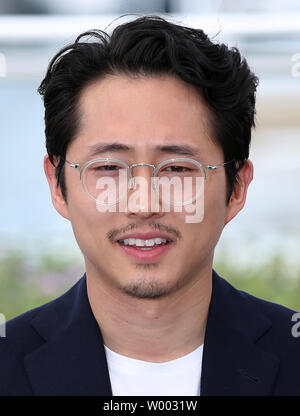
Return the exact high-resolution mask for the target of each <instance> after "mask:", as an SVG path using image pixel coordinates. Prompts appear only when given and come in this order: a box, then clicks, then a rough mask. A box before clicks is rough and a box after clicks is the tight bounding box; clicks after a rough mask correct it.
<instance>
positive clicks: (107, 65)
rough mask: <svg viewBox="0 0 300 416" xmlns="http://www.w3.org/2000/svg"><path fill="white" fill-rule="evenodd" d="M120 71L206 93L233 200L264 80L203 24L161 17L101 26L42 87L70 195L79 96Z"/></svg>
mask: <svg viewBox="0 0 300 416" xmlns="http://www.w3.org/2000/svg"><path fill="white" fill-rule="evenodd" d="M87 37H88V39H86V40H85V41H84V38H87ZM118 74H120V75H121V74H124V75H128V76H159V75H170V76H175V77H178V78H180V79H181V80H183V81H185V82H187V83H189V84H191V85H193V86H194V87H195V88H196V89H197V91H199V93H200V94H201V96H202V97H203V98H204V100H205V102H206V104H207V106H208V108H209V114H210V123H211V128H212V132H213V139H214V140H216V142H217V143H218V144H219V145H220V146H221V148H222V150H223V154H224V162H227V161H230V160H234V161H235V163H234V162H233V163H228V164H227V165H225V172H226V181H227V192H226V204H228V202H229V200H230V197H231V194H232V191H233V189H234V184H235V182H236V180H237V178H238V172H239V170H240V169H241V168H242V166H243V165H244V163H245V161H246V159H247V158H248V157H249V147H250V142H251V129H252V127H255V94H256V87H257V85H258V78H257V76H255V74H254V73H253V72H252V71H251V70H250V68H249V66H248V64H247V62H246V60H245V58H243V57H241V54H240V52H239V51H238V49H237V48H235V47H232V48H229V47H228V46H226V45H225V44H223V43H214V42H212V41H211V40H210V39H209V38H208V36H207V35H206V34H205V33H204V32H203V31H202V30H201V29H193V28H190V27H185V26H182V25H179V24H175V23H172V22H169V21H167V20H165V19H163V18H162V17H159V16H142V17H139V18H136V19H135V20H133V21H129V22H125V23H123V24H120V25H119V26H117V27H116V28H115V29H114V30H113V31H112V33H111V34H110V35H109V34H107V33H106V32H104V31H102V30H91V31H88V32H84V33H82V34H80V35H79V36H78V37H77V39H76V40H75V42H74V43H72V44H70V45H67V46H66V47H64V48H63V49H61V50H60V51H59V52H58V53H57V54H56V55H55V56H54V57H53V59H52V60H51V62H50V63H49V66H48V69H47V73H46V76H45V78H44V79H43V81H42V82H41V84H40V86H39V88H38V92H39V93H40V94H41V95H43V97H44V105H45V136H46V148H47V152H48V155H49V158H50V161H51V163H52V164H53V165H54V156H60V157H61V158H60V162H59V163H58V165H57V166H56V170H55V174H56V177H57V185H59V186H60V188H61V191H62V195H63V197H64V198H65V200H67V190H66V186H65V180H64V158H65V155H66V151H67V147H68V145H69V143H70V142H71V141H72V140H74V139H75V138H76V133H77V130H78V125H79V113H78V107H79V105H78V102H79V96H80V93H81V91H82V90H83V88H84V87H86V86H87V85H88V84H89V83H91V82H93V81H95V80H97V79H101V78H103V77H105V76H109V75H118Z"/></svg>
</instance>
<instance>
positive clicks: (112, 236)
mask: <svg viewBox="0 0 300 416" xmlns="http://www.w3.org/2000/svg"><path fill="white" fill-rule="evenodd" d="M147 225H148V227H149V228H150V229H151V230H155V231H162V232H166V233H168V234H171V235H173V236H174V237H175V238H176V239H180V238H181V233H180V231H179V230H178V229H177V228H175V227H173V226H170V225H167V224H163V223H158V222H154V221H150V222H148V224H147ZM139 228H140V226H139V225H138V224H137V223H135V222H134V223H129V224H128V225H126V226H124V227H121V228H113V229H111V230H110V231H108V232H107V233H106V238H107V239H108V240H109V241H110V242H112V243H113V242H114V241H115V240H116V238H117V237H118V235H122V234H124V233H126V232H128V231H132V230H135V231H138V230H139Z"/></svg>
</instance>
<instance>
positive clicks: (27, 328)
mask: <svg viewBox="0 0 300 416" xmlns="http://www.w3.org/2000/svg"><path fill="white" fill-rule="evenodd" d="M75 286H76V285H75ZM73 288H74V286H73V287H72V288H71V289H69V290H68V291H67V292H66V293H64V294H62V295H61V296H59V297H57V298H56V299H53V300H51V301H50V302H47V303H45V304H43V305H40V306H38V307H35V308H33V309H30V310H28V311H26V312H24V313H22V314H20V315H18V316H16V317H14V318H12V319H10V320H8V321H7V322H4V323H3V324H2V325H3V326H2V329H1V332H0V334H1V337H0V368H1V377H0V395H5V394H7V393H6V392H8V391H11V386H12V385H13V384H14V381H15V380H16V379H18V380H19V379H24V380H25V378H26V374H25V373H24V369H23V360H24V357H25V356H26V355H27V354H29V353H30V352H32V351H34V350H35V349H36V348H38V347H40V346H41V345H43V344H44V343H45V339H44V338H43V336H42V335H41V333H39V332H37V331H36V329H35V327H34V326H33V325H32V322H33V321H34V320H35V319H39V316H43V318H42V320H43V322H44V323H45V325H48V324H49V323H50V322H52V323H53V325H54V326H55V322H56V321H58V320H59V317H63V316H64V312H63V311H64V310H66V309H67V308H68V306H69V305H70V303H71V300H72V298H73V297H74V296H73V295H72V293H73ZM24 384H26V383H25V381H24Z"/></svg>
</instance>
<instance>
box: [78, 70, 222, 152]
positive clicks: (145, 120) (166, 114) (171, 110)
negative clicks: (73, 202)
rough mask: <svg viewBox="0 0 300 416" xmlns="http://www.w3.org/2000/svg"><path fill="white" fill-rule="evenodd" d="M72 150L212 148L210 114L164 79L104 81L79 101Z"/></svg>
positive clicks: (177, 83)
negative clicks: (111, 145) (115, 145)
mask: <svg viewBox="0 0 300 416" xmlns="http://www.w3.org/2000/svg"><path fill="white" fill-rule="evenodd" d="M79 120H80V122H79V126H80V127H79V131H78V135H77V138H76V140H75V142H77V143H76V145H77V146H79V145H81V146H83V147H88V146H92V145H94V144H97V143H99V142H108V141H109V142H111V141H112V140H113V141H116V142H122V143H124V144H125V145H128V146H130V147H134V148H136V149H137V150H138V149H140V150H142V149H148V150H150V148H152V147H153V148H154V147H156V148H158V147H159V146H163V145H171V144H172V145H176V144H182V143H183V142H184V143H186V144H187V145H189V144H190V145H191V146H193V147H195V146H197V147H199V146H200V147H202V148H203V149H202V150H204V147H205V148H207V149H208V148H210V147H211V146H214V147H215V143H213V142H212V140H211V137H212V134H211V131H210V122H209V120H210V113H209V110H208V108H207V106H206V104H205V102H204V100H203V98H202V97H201V95H200V93H199V92H198V91H197V90H196V89H195V87H193V86H192V85H189V84H187V83H185V82H184V81H182V80H180V79H177V78H175V77H170V76H160V77H141V76H140V77H135V78H133V77H127V76H122V75H118V76H109V77H107V78H104V79H101V80H97V81H94V82H93V83H91V84H90V85H88V86H87V87H85V88H84V89H83V91H82V93H81V95H80V98H79Z"/></svg>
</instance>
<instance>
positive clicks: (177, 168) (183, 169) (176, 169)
mask: <svg viewBox="0 0 300 416" xmlns="http://www.w3.org/2000/svg"><path fill="white" fill-rule="evenodd" d="M169 169H171V170H169ZM164 170H167V171H168V172H179V173H180V172H190V171H191V170H192V169H190V168H187V167H185V166H168V167H167V168H165V169H164Z"/></svg>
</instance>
